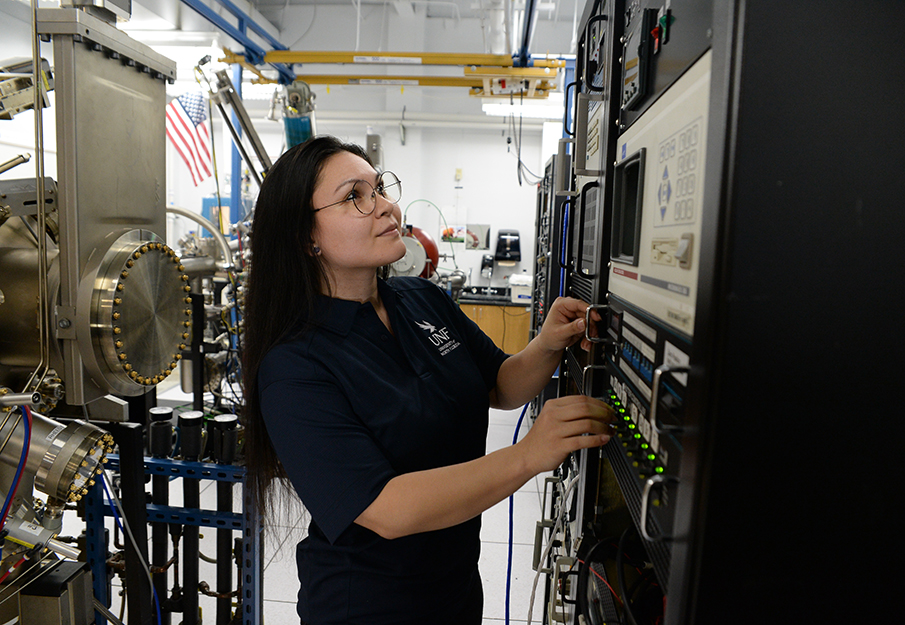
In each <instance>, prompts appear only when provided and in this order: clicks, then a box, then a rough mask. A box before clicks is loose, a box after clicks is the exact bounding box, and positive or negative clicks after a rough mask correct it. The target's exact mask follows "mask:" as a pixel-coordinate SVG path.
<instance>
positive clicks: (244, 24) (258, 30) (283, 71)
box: [182, 0, 295, 85]
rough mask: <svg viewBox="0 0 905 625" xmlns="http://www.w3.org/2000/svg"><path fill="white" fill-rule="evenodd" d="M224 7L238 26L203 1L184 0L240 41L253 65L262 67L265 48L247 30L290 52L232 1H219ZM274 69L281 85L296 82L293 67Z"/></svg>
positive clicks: (282, 66) (274, 64)
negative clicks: (277, 73)
mask: <svg viewBox="0 0 905 625" xmlns="http://www.w3.org/2000/svg"><path fill="white" fill-rule="evenodd" d="M217 2H219V3H220V4H221V5H223V7H224V8H225V9H226V10H227V11H229V12H230V13H232V14H233V15H234V16H235V17H236V19H237V20H238V21H239V24H238V26H233V25H232V24H230V23H229V22H228V21H226V20H225V19H223V17H221V16H220V15H218V14H217V13H216V12H214V10H213V9H212V8H210V7H209V6H207V5H206V4H204V3H203V2H202V1H201V0H182V3H183V4H185V5H186V6H188V7H190V8H192V9H194V10H195V11H197V12H198V13H199V14H200V15H201V17H203V18H205V19H206V20H207V21H209V22H210V23H211V24H213V25H214V26H216V27H217V28H219V29H220V30H222V31H223V32H225V33H226V34H227V35H229V36H230V37H232V38H233V39H235V40H236V41H238V42H239V43H240V44H241V45H242V46H244V48H245V58H246V59H248V62H249V63H251V64H252V65H261V64H263V63H264V54H265V53H266V52H265V50H264V48H262V47H261V46H259V45H258V44H256V43H255V42H254V41H252V40H251V39H250V38H249V37H248V34H247V32H246V31H247V29H249V28H250V29H251V31H252V32H253V33H255V34H256V35H259V36H260V37H262V38H263V39H265V40H267V42H268V43H269V44H270V45H272V46H273V49H274V50H288V49H289V48H287V47H286V46H284V45H283V44H281V43H280V42H279V41H277V40H276V39H275V38H274V37H273V36H272V35H270V33H268V32H267V31H266V30H264V29H263V28H262V27H261V26H260V25H259V24H258V23H257V22H255V21H254V20H252V19H251V18H250V17H249V16H248V15H246V14H245V13H244V12H243V11H242V10H241V9H240V8H239V7H237V6H236V5H235V4H233V3H232V2H230V0H217ZM272 66H273V67H274V69H276V70H277V72H279V75H280V77H279V82H280V84H281V85H288V84H291V83H292V82H293V81H294V80H295V74H294V73H293V71H292V67H291V66H287V65H286V64H285V63H272Z"/></svg>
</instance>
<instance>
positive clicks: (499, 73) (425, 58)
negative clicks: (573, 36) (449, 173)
mask: <svg viewBox="0 0 905 625" xmlns="http://www.w3.org/2000/svg"><path fill="white" fill-rule="evenodd" d="M223 53H224V58H222V59H220V60H221V61H222V62H224V63H238V64H240V65H241V66H242V67H244V68H246V69H248V70H249V71H251V72H252V73H254V74H255V75H256V76H257V77H258V78H256V79H255V80H254V81H253V82H255V83H275V82H276V81H275V80H272V79H269V78H266V77H265V76H264V75H263V74H262V73H261V71H260V70H258V69H257V68H256V67H255V66H253V65H251V64H250V63H248V61H246V59H245V57H244V56H242V55H240V54H235V53H233V52H231V51H229V50H227V49H225V48H224V50H223ZM264 62H266V63H286V64H304V63H321V64H365V65H381V64H382V65H397V66H398V65H447V66H449V65H458V66H463V65H464V66H465V69H464V73H465V76H464V77H456V76H393V75H372V76H363V75H351V74H350V75H346V74H307V75H298V76H296V80H300V81H304V82H306V83H308V84H309V85H400V86H402V87H405V86H421V87H469V88H470V90H469V95H472V96H477V97H484V98H492V97H509V95H511V94H512V93H514V92H516V91H515V88H516V85H525V86H526V89H525V90H524V92H523V96H524V97H529V98H535V99H543V98H546V97H547V94H548V93H549V92H550V91H552V90H553V89H554V88H555V87H556V85H555V80H556V76H557V74H558V70H559V68H560V67H565V64H566V63H565V61H562V60H560V59H543V60H537V61H535V62H534V67H513V66H512V62H513V61H512V57H510V56H507V55H505V54H447V53H438V52H424V53H418V52H322V51H309V52H297V51H293V50H274V51H271V52H268V53H266V54H265V55H264ZM507 81H508V85H507ZM518 91H521V89H519V90H518Z"/></svg>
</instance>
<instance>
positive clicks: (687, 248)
mask: <svg viewBox="0 0 905 625" xmlns="http://www.w3.org/2000/svg"><path fill="white" fill-rule="evenodd" d="M693 243H694V234H693V233H691V232H686V233H685V234H683V235H682V237H681V238H680V239H679V249H678V250H676V260H678V261H679V267H681V268H682V269H691V251H692V248H693V247H694V246H693Z"/></svg>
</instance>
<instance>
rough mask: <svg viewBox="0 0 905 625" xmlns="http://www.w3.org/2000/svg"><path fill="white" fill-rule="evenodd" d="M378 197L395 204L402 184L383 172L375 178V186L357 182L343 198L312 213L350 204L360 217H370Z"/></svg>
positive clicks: (390, 174)
mask: <svg viewBox="0 0 905 625" xmlns="http://www.w3.org/2000/svg"><path fill="white" fill-rule="evenodd" d="M378 195H380V197H382V198H383V199H385V200H386V201H388V202H391V203H393V204H395V203H396V202H398V201H399V200H400V199H401V198H402V182H401V181H400V180H399V178H397V177H396V174H394V173H393V172H391V171H385V172H383V173H382V174H380V176H379V177H378V178H377V186H376V187H372V186H371V184H370V183H368V182H367V181H365V180H359V181H358V182H356V183H355V184H354V185H353V186H352V190H351V191H349V193H348V195H346V197H345V198H343V199H342V200H340V201H338V202H333V203H332V204H327V205H326V206H321V207H320V208H315V209H314V212H315V213H316V212H317V211H322V210H324V209H325V208H330V207H331V206H336V205H337V204H345V203H346V202H352V204H353V205H354V206H355V208H357V209H358V212H359V213H361V214H362V215H370V214H371V213H373V212H374V209H375V208H377V196H378Z"/></svg>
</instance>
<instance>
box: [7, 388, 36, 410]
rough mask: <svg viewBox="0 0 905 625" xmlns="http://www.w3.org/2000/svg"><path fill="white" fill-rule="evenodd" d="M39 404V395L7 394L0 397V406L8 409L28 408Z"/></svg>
mask: <svg viewBox="0 0 905 625" xmlns="http://www.w3.org/2000/svg"><path fill="white" fill-rule="evenodd" d="M40 403H41V394H40V393H38V392H37V391H35V392H34V393H7V394H6V395H0V406H2V407H4V408H8V407H10V406H21V405H22V404H28V405H29V406H37V405H39V404H40Z"/></svg>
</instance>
